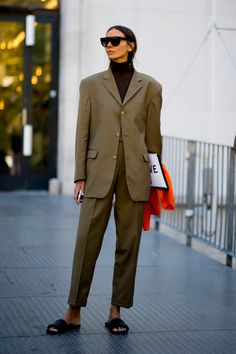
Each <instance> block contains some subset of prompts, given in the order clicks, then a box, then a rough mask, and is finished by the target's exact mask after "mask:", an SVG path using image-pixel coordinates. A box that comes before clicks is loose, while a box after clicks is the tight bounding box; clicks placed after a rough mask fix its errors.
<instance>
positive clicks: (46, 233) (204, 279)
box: [0, 192, 236, 354]
mask: <svg viewBox="0 0 236 354" xmlns="http://www.w3.org/2000/svg"><path fill="white" fill-rule="evenodd" d="M78 214H79V207H77V206H75V205H74V204H73V199H72V198H70V197H63V196H49V195H48V194H46V193H40V192H39V193H33V192H32V193H31V192H16V193H0V354H25V353H26V354H34V353H37V354H38V353H40V354H50V353H52V354H113V353H114V354H118V353H120V354H123V353H126V354H159V353H160V354H185V353H186V354H195V353H196V354H210V353H211V354H223V353H224V354H225V353H227V354H231V353H232V354H233V353H234V354H235V353H236V272H235V271H234V270H232V269H230V268H227V267H225V266H223V265H222V264H220V263H217V262H216V261H214V260H212V259H209V258H207V257H206V256H204V255H202V254H200V253H197V252H196V251H194V250H192V249H190V248H188V247H186V246H184V245H182V244H180V243H178V242H176V241H174V240H172V239H170V238H168V237H166V236H165V235H162V234H159V233H157V232H156V231H151V232H144V233H143V238H142V244H141V250H140V257H139V266H138V272H137V280H136V292H135V306H134V307H133V308H132V309H130V310H123V312H122V313H123V315H122V317H123V319H124V320H125V321H126V322H127V324H128V325H129V326H130V332H129V334H128V335H126V336H114V335H111V334H109V332H108V331H107V330H106V328H105V327H104V322H105V321H106V320H107V314H108V309H109V303H110V294H111V279H112V265H113V257H114V247H115V240H114V235H115V227H114V221H113V217H112V218H111V220H110V223H109V226H108V229H107V232H106V235H105V239H104V244H103V249H102V253H101V255H100V258H99V260H98V263H97V268H96V272H95V276H94V281H93V284H92V289H91V293H90V298H89V303H88V307H87V308H86V309H84V310H83V312H82V326H81V329H80V330H79V331H78V332H73V333H69V334H65V335H59V336H49V335H46V334H45V329H46V326H47V324H48V323H50V322H53V321H54V320H56V319H58V318H59V317H61V316H62V315H63V313H64V311H65V309H66V301H67V294H68V290H69V289H68V288H69V283H70V273H71V264H72V256H73V249H74V242H75V233H76V227H77V219H78Z"/></svg>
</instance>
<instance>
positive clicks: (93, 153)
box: [87, 149, 98, 159]
mask: <svg viewBox="0 0 236 354" xmlns="http://www.w3.org/2000/svg"><path fill="white" fill-rule="evenodd" d="M97 154H98V151H97V150H92V149H89V150H88V151H87V159H96V157H97Z"/></svg>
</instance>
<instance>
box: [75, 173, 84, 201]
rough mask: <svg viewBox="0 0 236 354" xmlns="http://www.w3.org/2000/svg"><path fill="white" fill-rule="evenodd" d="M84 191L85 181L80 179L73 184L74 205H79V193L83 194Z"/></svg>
mask: <svg viewBox="0 0 236 354" xmlns="http://www.w3.org/2000/svg"><path fill="white" fill-rule="evenodd" d="M84 190H85V180H84V179H83V180H82V179H81V180H79V181H77V182H76V183H75V188H74V201H75V203H76V204H79V200H78V197H79V193H81V194H84Z"/></svg>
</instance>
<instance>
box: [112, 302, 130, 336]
mask: <svg viewBox="0 0 236 354" xmlns="http://www.w3.org/2000/svg"><path fill="white" fill-rule="evenodd" d="M114 318H120V306H117V305H111V307H110V314H109V317H108V322H110V321H111V320H113V319H114ZM113 332H127V328H124V327H117V328H114V329H113Z"/></svg>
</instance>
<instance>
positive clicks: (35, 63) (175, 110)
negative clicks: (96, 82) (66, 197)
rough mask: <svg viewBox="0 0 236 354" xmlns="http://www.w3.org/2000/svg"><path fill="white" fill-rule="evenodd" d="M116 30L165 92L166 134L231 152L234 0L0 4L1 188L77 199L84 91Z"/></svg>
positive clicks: (235, 91) (14, 0)
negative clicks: (126, 33) (54, 185)
mask: <svg viewBox="0 0 236 354" xmlns="http://www.w3.org/2000/svg"><path fill="white" fill-rule="evenodd" d="M115 24H122V25H125V26H128V27H130V28H131V29H133V31H134V32H135V34H136V36H137V40H138V51H137V56H136V59H135V62H134V64H135V67H136V69H137V70H138V71H140V72H144V73H146V74H149V75H151V76H153V77H154V78H155V79H157V80H158V81H160V82H161V84H162V86H163V110H162V134H163V135H164V136H168V137H175V138H183V139H189V140H196V141H203V142H207V143H215V144H223V145H227V146H233V143H234V137H235V134H236V99H235V97H236V2H235V0H198V1H195V0H146V1H141V0H120V1H118V2H112V1H108V0H61V1H57V0H9V1H8V0H0V190H15V189H26V190H29V189H34V190H35V189H46V190H47V189H48V185H49V181H50V180H52V179H53V178H55V179H56V180H57V181H58V183H60V189H61V192H62V193H63V194H71V193H72V190H73V173H74V140H75V126H76V119H77V110H78V98H79V97H78V94H79V92H78V89H79V83H80V80H81V79H82V78H84V77H86V76H88V75H90V74H93V73H96V72H99V71H103V70H106V69H107V67H108V65H109V63H108V60H107V58H106V54H105V52H104V49H103V48H102V47H101V45H100V42H99V38H100V37H101V36H104V35H105V33H106V30H107V29H108V28H109V27H110V26H112V25H115Z"/></svg>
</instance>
